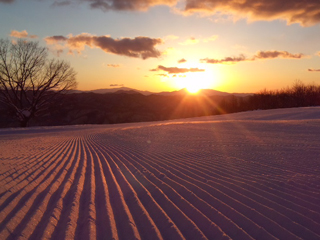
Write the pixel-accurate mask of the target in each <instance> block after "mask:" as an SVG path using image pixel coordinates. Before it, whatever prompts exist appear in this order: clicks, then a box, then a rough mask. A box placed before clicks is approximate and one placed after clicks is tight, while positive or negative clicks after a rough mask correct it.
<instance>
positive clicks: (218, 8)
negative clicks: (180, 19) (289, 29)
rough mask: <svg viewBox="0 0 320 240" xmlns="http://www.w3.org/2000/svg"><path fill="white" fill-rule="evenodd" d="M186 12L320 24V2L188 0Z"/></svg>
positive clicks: (291, 0)
mask: <svg viewBox="0 0 320 240" xmlns="http://www.w3.org/2000/svg"><path fill="white" fill-rule="evenodd" d="M185 11H186V12H209V13H217V12H220V13H227V14H228V13H233V14H236V15H240V16H243V17H248V18H249V19H250V20H273V19H285V20H287V22H288V23H290V24H291V23H300V24H301V25H304V26H308V25H313V24H316V23H319V22H320V1H319V0H303V1H301V0H290V1H279V0H201V1H198V0H186V6H185Z"/></svg>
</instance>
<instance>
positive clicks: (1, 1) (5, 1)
mask: <svg viewBox="0 0 320 240" xmlns="http://www.w3.org/2000/svg"><path fill="white" fill-rule="evenodd" d="M14 1H15V0H0V3H13V2H14Z"/></svg>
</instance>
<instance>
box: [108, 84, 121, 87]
mask: <svg viewBox="0 0 320 240" xmlns="http://www.w3.org/2000/svg"><path fill="white" fill-rule="evenodd" d="M123 86H124V84H110V87H123Z"/></svg>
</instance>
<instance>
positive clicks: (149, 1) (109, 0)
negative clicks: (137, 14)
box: [78, 0, 177, 11]
mask: <svg viewBox="0 0 320 240" xmlns="http://www.w3.org/2000/svg"><path fill="white" fill-rule="evenodd" d="M78 1H79V2H82V1H83V0H78ZM84 1H85V2H89V3H90V7H91V8H97V9H101V10H103V11H108V10H116V11H146V10H148V9H149V8H150V7H153V6H156V5H168V6H173V5H175V4H176V3H177V0H84Z"/></svg>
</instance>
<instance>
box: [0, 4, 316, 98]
mask: <svg viewBox="0 0 320 240" xmlns="http://www.w3.org/2000/svg"><path fill="white" fill-rule="evenodd" d="M0 25H1V27H0V38H2V39H6V38H8V39H10V40H13V41H14V40H17V39H18V38H25V39H28V40H36V41H39V42H40V43H41V45H42V46H47V47H48V48H49V50H50V53H51V54H52V57H57V58H60V59H64V60H66V61H67V62H70V63H71V65H72V66H73V67H74V69H75V70H76V72H77V73H78V74H77V80H78V82H79V84H78V89H79V90H93V89H100V88H111V87H120V86H124V87H130V88H135V89H139V90H148V91H153V92H160V91H173V90H179V89H181V88H185V87H186V88H190V89H191V88H194V89H197V88H211V89H216V90H220V91H226V92H257V91H260V90H262V89H264V88H267V89H280V88H284V87H287V86H291V85H292V84H293V83H294V81H295V80H298V79H299V80H301V81H302V82H304V83H307V84H308V83H315V84H320V1H319V0H304V1H301V0H290V1H281V0H202V1H196V0H180V1H179V0H56V1H54V0H50V1H49V0H0Z"/></svg>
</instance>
